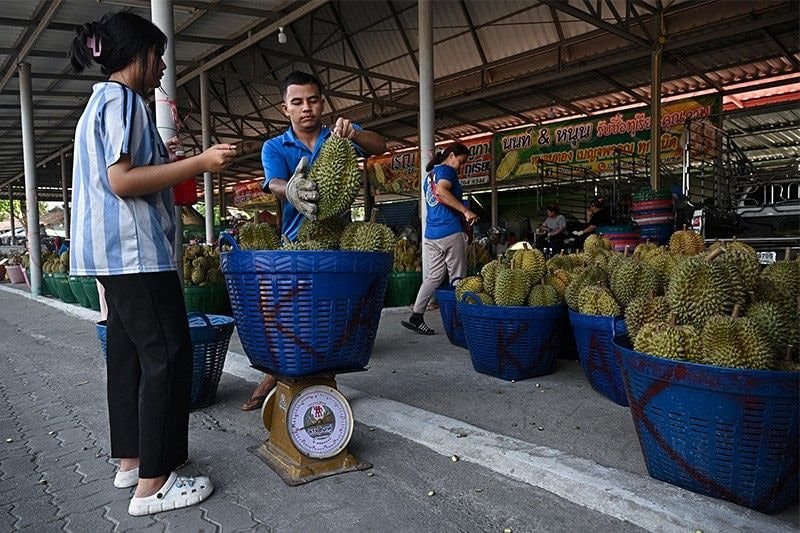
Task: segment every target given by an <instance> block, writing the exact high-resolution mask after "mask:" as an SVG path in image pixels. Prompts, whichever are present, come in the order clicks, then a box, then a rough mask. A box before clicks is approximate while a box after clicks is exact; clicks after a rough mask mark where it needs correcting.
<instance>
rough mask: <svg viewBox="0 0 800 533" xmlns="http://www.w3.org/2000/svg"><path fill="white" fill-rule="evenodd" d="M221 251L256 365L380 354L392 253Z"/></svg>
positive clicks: (337, 366) (321, 365)
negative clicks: (380, 329)
mask: <svg viewBox="0 0 800 533" xmlns="http://www.w3.org/2000/svg"><path fill="white" fill-rule="evenodd" d="M221 241H222V242H224V243H227V244H230V245H231V246H232V247H233V250H232V251H231V252H226V253H222V254H220V270H221V271H222V272H223V274H225V282H226V283H227V286H228V295H229V296H230V301H231V308H232V310H233V316H234V318H235V319H236V327H237V329H238V332H239V338H240V339H241V341H242V347H243V348H244V351H245V353H246V354H247V357H248V358H249V359H250V364H251V365H252V366H253V367H255V368H258V369H261V370H264V371H266V372H270V373H273V374H278V375H282V376H290V377H297V376H306V375H311V374H317V373H320V372H332V371H345V370H356V369H361V368H364V367H365V366H366V365H367V363H368V362H369V358H370V356H371V355H372V347H373V345H374V344H375V336H376V334H377V331H378V323H379V322H380V318H381V309H382V308H383V301H384V296H385V294H386V284H387V282H388V279H389V273H390V272H391V270H392V255H391V254H389V253H383V252H345V251H327V250H326V251H282V250H273V251H252V252H251V251H243V250H241V249H239V247H238V245H237V244H236V243H235V242H234V241H233V239H232V238H231V237H230V236H229V235H227V234H225V233H223V234H222V236H221Z"/></svg>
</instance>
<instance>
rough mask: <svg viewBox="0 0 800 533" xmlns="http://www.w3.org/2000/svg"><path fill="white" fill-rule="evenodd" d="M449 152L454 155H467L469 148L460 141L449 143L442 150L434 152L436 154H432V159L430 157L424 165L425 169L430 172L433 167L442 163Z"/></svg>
mask: <svg viewBox="0 0 800 533" xmlns="http://www.w3.org/2000/svg"><path fill="white" fill-rule="evenodd" d="M450 154H453V155H455V156H460V155H466V156H468V155H469V148H467V147H466V146H465V145H463V144H461V143H453V144H451V145H450V146H448V147H447V148H445V149H444V151H443V152H436V155H434V156H433V159H431V160H430V161H429V162H428V164H427V165H426V166H425V171H426V172H430V171H431V170H433V167H435V166H436V165H440V164H442V161H444V160H445V159H447V158H448V157H449V156H450Z"/></svg>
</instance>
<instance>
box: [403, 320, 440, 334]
mask: <svg viewBox="0 0 800 533" xmlns="http://www.w3.org/2000/svg"><path fill="white" fill-rule="evenodd" d="M400 323H401V324H403V326H404V327H406V328H408V329H410V330H411V331H413V332H416V333H419V334H420V335H433V334H434V333H436V332H435V331H433V330H432V329H431V328H429V327H428V324H426V323H425V321H424V320H423V321H421V322H420V323H419V324H412V323H411V322H406V321H405V320H403V321H402V322H400Z"/></svg>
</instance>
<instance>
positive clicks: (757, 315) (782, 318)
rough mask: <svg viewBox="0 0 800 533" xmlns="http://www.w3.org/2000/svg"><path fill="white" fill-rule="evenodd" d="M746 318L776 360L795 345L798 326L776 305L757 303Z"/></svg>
mask: <svg viewBox="0 0 800 533" xmlns="http://www.w3.org/2000/svg"><path fill="white" fill-rule="evenodd" d="M745 316H746V317H747V318H749V319H750V320H751V321H752V322H753V324H754V325H755V326H756V328H757V329H758V331H759V333H760V336H761V338H763V339H764V340H766V342H767V344H768V345H769V347H770V349H771V350H772V353H773V355H774V356H775V357H776V358H781V357H782V356H783V355H784V354H785V353H786V349H787V347H789V346H790V345H792V344H793V343H794V341H795V339H794V333H795V332H796V330H795V328H797V327H798V324H793V323H792V320H791V317H789V316H788V315H786V314H785V313H784V312H783V311H781V309H780V308H779V307H778V306H777V305H775V304H774V303H772V302H756V303H754V304H752V305H750V306H749V307H748V308H747V313H746V314H745Z"/></svg>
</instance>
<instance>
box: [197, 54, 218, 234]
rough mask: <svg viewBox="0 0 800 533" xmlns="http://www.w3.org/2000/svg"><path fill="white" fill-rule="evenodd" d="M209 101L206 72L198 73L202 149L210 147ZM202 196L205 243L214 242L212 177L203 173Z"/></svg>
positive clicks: (209, 173)
mask: <svg viewBox="0 0 800 533" xmlns="http://www.w3.org/2000/svg"><path fill="white" fill-rule="evenodd" d="M210 106H211V102H209V99H208V72H206V71H205V70H204V71H203V72H201V73H200V121H201V122H202V127H203V151H205V150H208V149H209V148H211V107H210ZM203 198H204V199H205V202H206V243H208V244H214V243H215V242H216V241H217V239H216V235H214V177H213V176H212V175H211V172H208V171H206V172H204V173H203Z"/></svg>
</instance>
